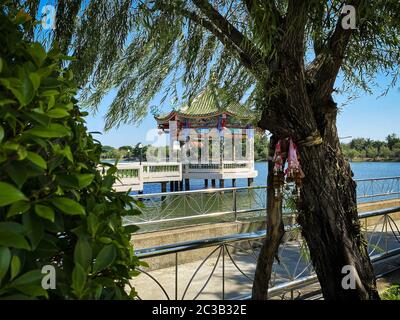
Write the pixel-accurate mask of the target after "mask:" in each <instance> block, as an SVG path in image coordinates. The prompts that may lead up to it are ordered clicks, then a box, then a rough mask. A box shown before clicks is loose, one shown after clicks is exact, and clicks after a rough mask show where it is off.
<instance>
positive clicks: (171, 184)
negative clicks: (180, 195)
mask: <svg viewBox="0 0 400 320" xmlns="http://www.w3.org/2000/svg"><path fill="white" fill-rule="evenodd" d="M174 189H175V188H174V182H173V181H170V182H169V191H170V192H173V191H175V190H174Z"/></svg>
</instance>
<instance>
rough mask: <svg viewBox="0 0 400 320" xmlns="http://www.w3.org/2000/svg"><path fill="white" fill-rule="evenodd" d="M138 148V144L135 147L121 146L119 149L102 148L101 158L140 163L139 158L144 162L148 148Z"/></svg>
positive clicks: (144, 146)
mask: <svg viewBox="0 0 400 320" xmlns="http://www.w3.org/2000/svg"><path fill="white" fill-rule="evenodd" d="M139 146H140V143H137V144H136V145H135V146H122V147H119V148H114V147H111V146H103V149H102V153H101V158H102V159H119V160H131V161H140V157H142V161H146V152H147V149H148V148H149V146H148V145H142V148H139Z"/></svg>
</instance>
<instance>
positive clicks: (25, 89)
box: [18, 68, 35, 106]
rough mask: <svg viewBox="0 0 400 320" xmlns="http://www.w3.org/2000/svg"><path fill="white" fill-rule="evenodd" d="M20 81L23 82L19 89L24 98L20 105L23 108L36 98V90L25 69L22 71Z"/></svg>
mask: <svg viewBox="0 0 400 320" xmlns="http://www.w3.org/2000/svg"><path fill="white" fill-rule="evenodd" d="M19 79H20V81H21V86H20V87H19V88H18V89H19V91H20V93H21V94H22V98H23V100H22V101H20V103H21V105H22V106H26V105H28V104H29V103H30V102H31V101H32V99H33V97H34V96H35V88H34V86H33V83H32V81H31V79H30V78H29V75H28V72H27V70H26V69H25V68H24V69H23V70H22V69H21V70H20V72H19Z"/></svg>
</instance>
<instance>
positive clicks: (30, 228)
mask: <svg viewBox="0 0 400 320" xmlns="http://www.w3.org/2000/svg"><path fill="white" fill-rule="evenodd" d="M22 223H23V226H24V228H25V230H26V237H27V238H28V239H29V241H30V242H31V247H32V250H36V248H37V246H38V245H39V243H40V241H42V239H43V236H44V225H43V221H42V220H41V219H40V218H39V217H37V216H36V215H34V214H24V215H23V216H22Z"/></svg>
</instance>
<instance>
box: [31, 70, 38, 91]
mask: <svg viewBox="0 0 400 320" xmlns="http://www.w3.org/2000/svg"><path fill="white" fill-rule="evenodd" d="M29 80H31V82H32V85H33V90H35V91H37V89H39V87H40V76H39V75H38V74H37V73H30V74H29Z"/></svg>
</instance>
